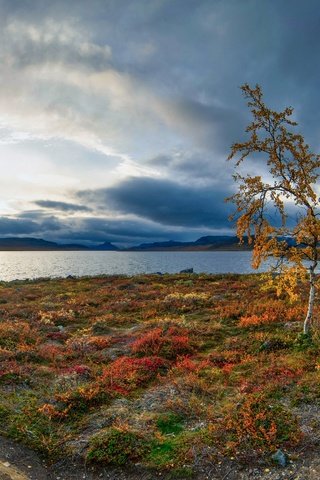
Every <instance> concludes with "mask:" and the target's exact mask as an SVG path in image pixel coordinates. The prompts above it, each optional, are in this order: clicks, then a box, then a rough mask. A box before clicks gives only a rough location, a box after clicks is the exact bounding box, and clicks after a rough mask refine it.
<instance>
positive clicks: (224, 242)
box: [0, 235, 251, 252]
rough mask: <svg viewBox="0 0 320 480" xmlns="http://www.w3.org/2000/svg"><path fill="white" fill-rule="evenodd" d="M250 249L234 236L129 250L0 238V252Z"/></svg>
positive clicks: (108, 245)
mask: <svg viewBox="0 0 320 480" xmlns="http://www.w3.org/2000/svg"><path fill="white" fill-rule="evenodd" d="M250 248H251V247H250V246H249V245H248V242H247V241H245V242H244V243H243V244H241V245H239V240H238V238H237V237H236V236H227V235H224V236H219V235H216V236H204V237H200V238H198V240H196V241H194V242H177V241H174V240H169V241H166V242H154V243H142V244H140V245H137V246H134V247H130V248H118V247H117V246H116V245H113V244H112V243H110V242H104V243H101V244H100V245H97V246H90V247H88V246H86V245H81V244H77V243H75V244H60V243H56V242H50V241H47V240H43V239H39V238H29V237H8V238H0V251H19V250H22V251H23V250H25V251H32V250H33V251H37V250H44V251H56V250H104V251H135V252H139V251H210V250H230V251H232V250H233V251H235V250H248V249H250Z"/></svg>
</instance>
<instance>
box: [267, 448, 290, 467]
mask: <svg viewBox="0 0 320 480" xmlns="http://www.w3.org/2000/svg"><path fill="white" fill-rule="evenodd" d="M271 458H272V460H273V461H274V462H275V463H276V464H277V465H280V467H286V466H287V465H288V457H287V455H286V454H285V453H284V452H283V451H282V450H280V449H279V450H277V451H276V453H274V454H273V455H272V456H271Z"/></svg>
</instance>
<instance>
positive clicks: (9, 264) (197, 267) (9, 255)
mask: <svg viewBox="0 0 320 480" xmlns="http://www.w3.org/2000/svg"><path fill="white" fill-rule="evenodd" d="M191 267H192V268H193V269H194V271H195V272H196V273H201V272H205V273H250V272H252V271H253V270H252V268H251V252H101V251H100V252H98V251H97V252H95V251H88V252H85V251H74V252H67V251H61V252H44V251H39V252H0V280H6V281H10V280H15V279H20V280H23V279H26V278H30V279H33V278H39V277H66V276H68V275H73V276H82V275H114V274H121V275H135V274H139V273H155V272H162V273H166V272H167V273H177V272H180V270H183V269H185V268H191Z"/></svg>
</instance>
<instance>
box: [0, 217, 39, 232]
mask: <svg viewBox="0 0 320 480" xmlns="http://www.w3.org/2000/svg"><path fill="white" fill-rule="evenodd" d="M40 228H41V227H40V225H39V224H38V223H36V222H33V221H32V220H24V219H22V218H21V219H20V218H8V217H0V235H20V234H25V235H28V234H31V233H35V232H38V231H39V229H40Z"/></svg>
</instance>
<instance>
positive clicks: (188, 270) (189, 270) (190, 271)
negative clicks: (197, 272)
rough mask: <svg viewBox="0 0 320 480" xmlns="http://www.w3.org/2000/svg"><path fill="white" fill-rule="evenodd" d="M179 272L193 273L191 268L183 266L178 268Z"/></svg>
mask: <svg viewBox="0 0 320 480" xmlns="http://www.w3.org/2000/svg"><path fill="white" fill-rule="evenodd" d="M179 273H193V268H185V269H184V270H180V272H179Z"/></svg>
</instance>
